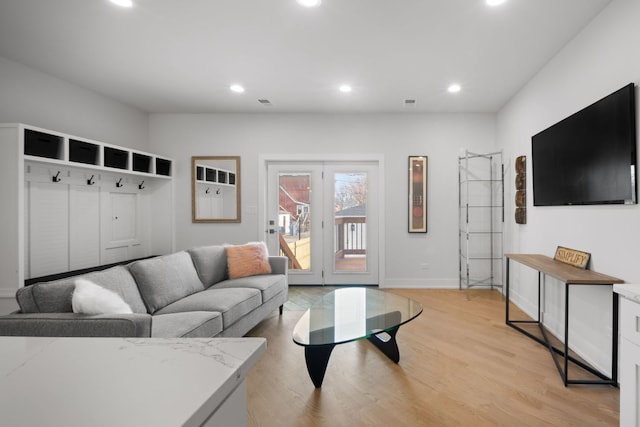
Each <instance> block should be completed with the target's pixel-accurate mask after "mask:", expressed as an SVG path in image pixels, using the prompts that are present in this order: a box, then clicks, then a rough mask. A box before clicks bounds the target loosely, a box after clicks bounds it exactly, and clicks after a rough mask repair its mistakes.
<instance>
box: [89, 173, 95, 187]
mask: <svg viewBox="0 0 640 427" xmlns="http://www.w3.org/2000/svg"><path fill="white" fill-rule="evenodd" d="M94 176H95V175H91V178H89V179H88V180H87V185H93V184H95V183H96V182H95V181H94V180H93V177H94Z"/></svg>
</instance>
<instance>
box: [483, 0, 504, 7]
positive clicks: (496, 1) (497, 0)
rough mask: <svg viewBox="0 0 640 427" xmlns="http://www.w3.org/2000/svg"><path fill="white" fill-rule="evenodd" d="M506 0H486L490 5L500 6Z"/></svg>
mask: <svg viewBox="0 0 640 427" xmlns="http://www.w3.org/2000/svg"><path fill="white" fill-rule="evenodd" d="M505 1H506V0H486V2H487V4H488V5H489V6H499V5H501V4H502V3H504V2H505Z"/></svg>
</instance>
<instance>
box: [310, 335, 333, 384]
mask: <svg viewBox="0 0 640 427" xmlns="http://www.w3.org/2000/svg"><path fill="white" fill-rule="evenodd" d="M333 347H335V344H327V345H316V346H306V347H305V348H304V359H305V360H306V362H307V372H309V376H310V377H311V381H313V385H314V386H316V388H320V387H322V380H323V379H324V374H325V372H326V371H327V364H329V357H330V356H331V352H332V351H333Z"/></svg>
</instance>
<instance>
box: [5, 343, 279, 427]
mask: <svg viewBox="0 0 640 427" xmlns="http://www.w3.org/2000/svg"><path fill="white" fill-rule="evenodd" d="M265 349H266V340H265V339H264V338H135V339H133V338H132V339H129V338H84V337H83V338H41V337H0V424H2V425H6V426H15V427H21V426H25V427H26V426H69V427H73V426H122V427H126V426H132V427H133V426H167V427H169V426H171V427H175V426H185V427H190V426H246V425H247V407H246V380H245V376H246V374H247V371H248V370H249V369H250V368H251V367H252V366H253V365H254V363H255V362H256V361H257V360H258V358H259V357H260V355H261V354H262V353H263V352H264V351H265Z"/></svg>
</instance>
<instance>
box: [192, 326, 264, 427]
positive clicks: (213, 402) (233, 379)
mask: <svg viewBox="0 0 640 427" xmlns="http://www.w3.org/2000/svg"><path fill="white" fill-rule="evenodd" d="M244 339H248V340H249V341H254V342H255V341H259V340H262V343H261V344H260V347H258V348H257V349H255V351H254V352H253V353H251V355H250V356H249V358H247V359H246V360H245V361H244V362H243V363H242V365H241V366H239V367H238V368H237V369H236V371H235V372H234V374H233V375H232V376H230V377H229V378H228V379H227V380H226V381H225V383H224V384H222V385H221V386H220V388H218V390H216V391H215V393H214V394H212V395H211V396H210V397H209V399H208V400H207V401H206V402H204V403H203V404H202V406H201V407H200V408H199V409H198V410H197V411H196V412H195V413H194V414H193V415H192V416H191V417H190V418H189V419H188V420H187V421H186V422H185V423H184V425H183V427H189V426H201V425H203V424H204V422H205V421H206V420H207V418H208V417H209V416H210V415H211V414H212V413H213V412H214V411H215V410H216V409H217V408H218V407H219V406H220V405H222V403H223V402H224V400H225V399H226V398H227V397H228V396H229V395H230V394H231V393H232V392H233V391H234V390H235V389H236V387H238V385H239V384H240V383H241V382H242V381H244V380H245V378H246V376H247V373H248V372H249V369H251V368H252V367H253V365H255V363H256V362H257V361H258V359H259V358H260V356H262V353H264V352H265V351H266V349H267V339H266V338H253V337H252V338H244Z"/></svg>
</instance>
